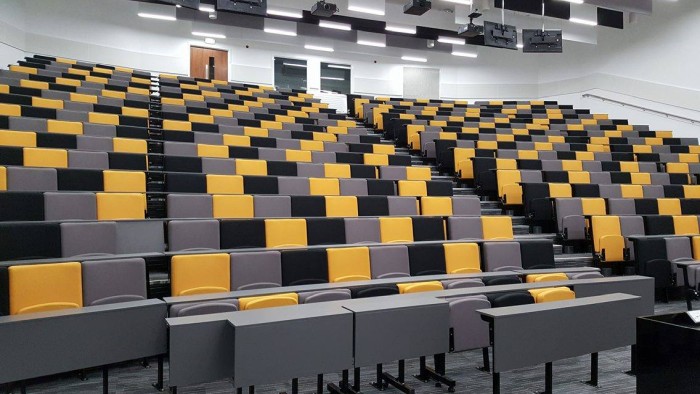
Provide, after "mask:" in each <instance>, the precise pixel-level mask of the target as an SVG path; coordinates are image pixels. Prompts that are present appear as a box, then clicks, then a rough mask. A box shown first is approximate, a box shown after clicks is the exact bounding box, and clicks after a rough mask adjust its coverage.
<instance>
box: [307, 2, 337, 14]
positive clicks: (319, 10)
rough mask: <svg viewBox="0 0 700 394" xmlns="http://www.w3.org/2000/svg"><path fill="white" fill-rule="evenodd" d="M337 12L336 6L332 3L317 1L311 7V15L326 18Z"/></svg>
mask: <svg viewBox="0 0 700 394" xmlns="http://www.w3.org/2000/svg"><path fill="white" fill-rule="evenodd" d="M336 12H338V6H337V5H335V4H332V3H326V2H325V1H324V0H321V1H319V2H318V3H316V4H314V6H313V7H311V15H313V16H320V17H323V18H328V17H331V16H333V15H334V14H335V13H336Z"/></svg>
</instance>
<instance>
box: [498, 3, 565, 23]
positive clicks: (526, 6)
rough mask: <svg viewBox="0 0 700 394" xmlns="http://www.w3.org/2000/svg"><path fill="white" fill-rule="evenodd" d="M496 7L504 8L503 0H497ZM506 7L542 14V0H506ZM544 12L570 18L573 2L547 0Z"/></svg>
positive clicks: (554, 16)
mask: <svg viewBox="0 0 700 394" xmlns="http://www.w3.org/2000/svg"><path fill="white" fill-rule="evenodd" d="M494 5H495V7H496V8H503V0H495V4H494ZM506 9H507V10H511V11H518V12H525V13H527V14H535V15H542V0H506ZM544 14H545V15H546V16H549V17H552V18H561V19H569V17H570V16H571V4H569V3H567V2H566V1H561V0H545V2H544Z"/></svg>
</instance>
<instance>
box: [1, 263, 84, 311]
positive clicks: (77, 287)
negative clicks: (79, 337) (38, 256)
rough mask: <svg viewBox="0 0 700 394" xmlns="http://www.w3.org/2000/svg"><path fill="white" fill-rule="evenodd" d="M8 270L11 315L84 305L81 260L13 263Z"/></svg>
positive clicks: (74, 307)
mask: <svg viewBox="0 0 700 394" xmlns="http://www.w3.org/2000/svg"><path fill="white" fill-rule="evenodd" d="M7 271H8V276H9V281H8V283H9V296H10V305H9V306H10V314H11V315H20V314H25V313H35V312H48V311H55V310H60V309H76V308H81V307H82V306H83V287H82V273H81V266H80V263H76V262H69V263H57V264H32V265H13V266H11V267H9V268H8V269H7Z"/></svg>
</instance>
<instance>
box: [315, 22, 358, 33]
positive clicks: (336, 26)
mask: <svg viewBox="0 0 700 394" xmlns="http://www.w3.org/2000/svg"><path fill="white" fill-rule="evenodd" d="M318 25H319V26H320V27H325V28H326V29H335V30H345V31H350V30H352V26H350V25H348V24H347V23H338V22H329V21H320V22H318Z"/></svg>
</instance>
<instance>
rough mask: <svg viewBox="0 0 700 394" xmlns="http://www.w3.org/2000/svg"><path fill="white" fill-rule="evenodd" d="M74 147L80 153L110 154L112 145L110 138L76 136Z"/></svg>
mask: <svg viewBox="0 0 700 394" xmlns="http://www.w3.org/2000/svg"><path fill="white" fill-rule="evenodd" d="M76 147H77V148H78V149H79V150H81V151H95V152H111V151H113V150H114V143H113V142H112V138H111V137H102V136H91V135H79V136H76Z"/></svg>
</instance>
